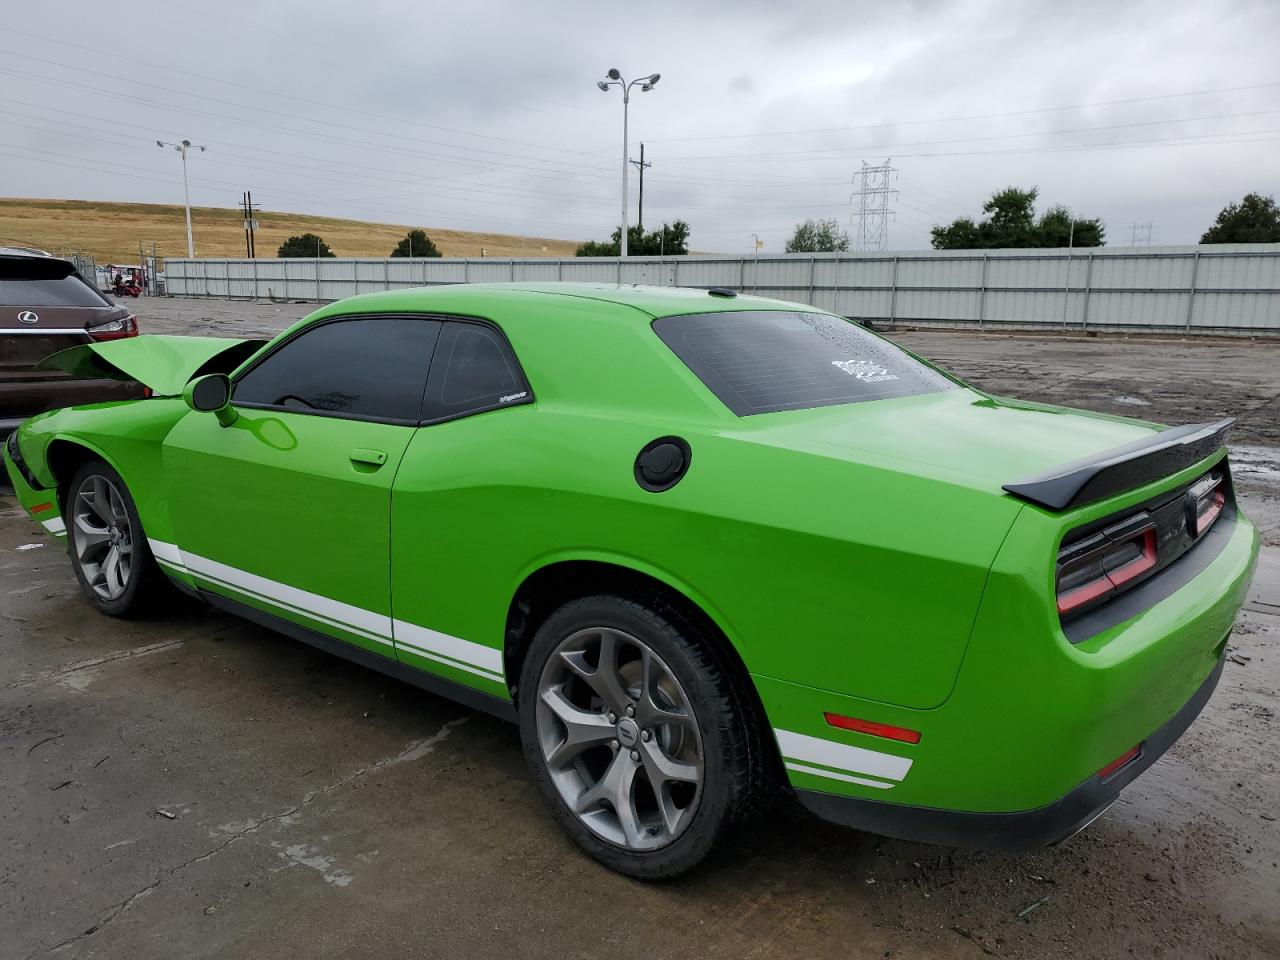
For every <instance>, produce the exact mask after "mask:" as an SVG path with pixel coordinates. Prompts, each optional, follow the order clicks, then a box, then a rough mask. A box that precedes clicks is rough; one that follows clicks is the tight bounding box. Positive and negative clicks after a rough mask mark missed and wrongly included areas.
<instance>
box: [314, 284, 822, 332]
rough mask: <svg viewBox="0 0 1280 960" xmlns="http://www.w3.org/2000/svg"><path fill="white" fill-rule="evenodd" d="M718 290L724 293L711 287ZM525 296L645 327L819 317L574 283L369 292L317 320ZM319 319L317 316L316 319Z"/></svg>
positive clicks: (703, 295) (741, 297)
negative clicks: (563, 300) (562, 301)
mask: <svg viewBox="0 0 1280 960" xmlns="http://www.w3.org/2000/svg"><path fill="white" fill-rule="evenodd" d="M711 289H712V290H716V291H720V290H722V289H723V288H719V287H713V288H711ZM529 296H551V297H572V298H575V299H584V300H595V301H599V302H601V303H608V304H613V305H616V306H619V307H625V308H631V309H629V310H621V311H618V312H619V313H621V314H630V315H632V316H634V317H635V319H637V320H639V321H642V322H645V323H647V322H648V321H649V320H652V319H653V318H655V317H667V316H674V315H678V314H689V313H712V312H724V311H733V310H739V311H741V310H791V311H794V310H802V311H805V312H819V311H817V310H816V308H814V307H808V306H804V305H802V304H796V303H787V302H785V301H782V300H772V299H769V298H767V297H757V296H750V295H745V294H734V295H732V296H730V295H726V294H724V293H719V292H717V293H712V292H710V291H709V290H708V289H706V288H701V287H659V286H646V285H643V284H625V285H618V284H613V283H573V282H545V283H535V282H519V281H517V282H514V283H466V284H462V283H456V284H443V285H440V286H435V287H415V288H412V289H407V290H392V291H386V292H380V293H367V294H362V295H360V296H358V297H351V298H348V299H346V300H342V301H338V302H337V303H334V304H330V305H329V306H328V307H326V308H324V309H323V310H322V311H321V312H320V313H321V315H332V314H334V313H342V312H346V311H349V310H350V309H351V308H352V307H353V306H356V305H358V307H359V310H360V312H365V311H374V310H441V311H445V310H450V311H452V310H460V309H465V308H466V307H468V306H471V307H472V308H473V309H480V308H482V307H484V306H485V305H486V304H487V303H492V304H494V305H495V306H496V305H498V304H504V305H508V306H510V305H511V304H512V303H513V301H516V300H520V299H524V298H526V297H529ZM317 319H319V315H317Z"/></svg>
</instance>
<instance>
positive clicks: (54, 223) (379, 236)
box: [0, 198, 576, 264]
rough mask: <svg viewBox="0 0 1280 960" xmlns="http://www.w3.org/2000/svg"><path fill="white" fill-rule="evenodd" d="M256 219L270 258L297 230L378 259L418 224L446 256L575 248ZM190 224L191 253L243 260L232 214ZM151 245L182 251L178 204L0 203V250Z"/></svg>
mask: <svg viewBox="0 0 1280 960" xmlns="http://www.w3.org/2000/svg"><path fill="white" fill-rule="evenodd" d="M258 221H259V224H260V226H259V229H258V232H257V249H258V256H260V257H274V256H275V255H276V249H277V248H278V247H279V246H280V244H281V243H283V242H284V241H285V240H286V239H287V238H288V237H291V236H293V235H295V234H299V233H317V234H319V235H320V236H321V237H322V238H324V241H325V242H326V243H327V244H329V247H330V249H332V250H333V252H334V254H336V255H337V256H339V257H385V256H387V255H388V254H389V253H391V251H392V249H394V247H395V245H396V244H397V243H398V242H399V241H400V239H401V238H402V237H403V236H404V235H405V233H406V232H407V231H408V230H409V229H410V227H411V226H422V228H423V229H424V230H426V232H427V236H429V237H431V239H432V240H433V241H434V242H435V245H436V247H437V248H439V250H440V252H441V253H442V254H444V255H445V256H446V257H478V256H480V251H481V250H482V249H483V250H484V251H485V255H486V256H490V257H521V256H527V257H543V256H572V255H573V251H574V248H575V247H576V244H575V243H574V242H573V241H570V240H549V239H545V238H541V237H515V236H510V235H507V234H500V233H468V232H466V231H462V230H440V229H435V228H433V227H430V226H426V225H418V224H409V225H396V224H390V223H365V222H363V221H360V220H339V219H336V218H334V217H312V216H307V215H305V214H300V213H276V212H273V211H270V210H263V211H261V212H260V213H259V214H258ZM191 224H192V233H193V234H194V236H195V244H196V255H197V256H206V257H242V256H244V229H243V226H242V224H243V218H242V216H241V214H240V211H239V210H237V209H230V208H220V207H192V208H191ZM152 241H155V244H156V250H157V252H158V253H159V254H160V256H161V257H165V256H169V257H179V256H184V255H185V254H186V246H187V244H186V236H185V230H184V227H183V215H182V207H181V206H177V205H172V206H170V205H165V204H156V203H106V202H98V201H95V200H29V199H23V198H0V246H2V245H6V244H8V245H12V244H14V243H20V244H25V245H28V246H35V247H40V248H42V249H44V250H48V251H50V252H55V253H56V252H64V251H70V250H82V251H84V252H86V253H89V254H92V255H93V256H94V258H95V259H96V260H97V261H98V263H100V264H103V263H133V262H135V261H136V260H137V259H138V244H139V243H140V242H141V243H143V244H145V245H146V247H147V249H148V250H149V249H150V247H151V243H152Z"/></svg>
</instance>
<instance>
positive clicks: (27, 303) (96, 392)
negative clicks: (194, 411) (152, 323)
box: [0, 247, 142, 437]
mask: <svg viewBox="0 0 1280 960" xmlns="http://www.w3.org/2000/svg"><path fill="white" fill-rule="evenodd" d="M137 335H138V319H137V317H135V316H134V315H133V314H131V313H130V312H129V311H128V310H127V309H126V308H125V307H123V306H121V305H120V304H118V303H113V302H112V301H111V300H109V299H108V298H106V297H104V296H103V295H102V294H101V293H99V292H98V291H97V289H96V288H95V287H94V286H93V285H92V284H90V283H88V282H87V281H86V280H85V279H84V278H83V277H81V276H80V274H78V273H77V272H76V268H75V266H74V265H73V264H72V263H70V262H69V261H67V260H62V259H60V258H58V257H51V256H49V255H48V254H45V253H41V252H40V251H36V250H25V249H21V248H14V247H0V437H5V436H7V435H8V434H10V433H12V432H13V431H14V430H15V429H16V428H17V426H18V424H20V423H22V421H23V420H25V419H27V418H28V417H31V416H34V415H35V414H37V413H43V412H44V411H46V410H53V409H56V408H58V407H67V406H72V405H74V404H79V403H96V402H98V401H101V400H123V399H127V398H130V397H140V396H142V387H141V386H140V385H138V384H136V383H121V382H119V381H116V380H81V379H75V378H73V377H72V376H71V375H70V374H67V373H64V372H63V371H61V370H37V369H36V364H37V363H38V362H39V361H40V360H41V359H43V358H44V357H47V356H48V355H49V354H51V353H56V352H57V351H59V350H63V349H65V348H67V347H74V346H76V345H77V344H82V343H91V342H93V341H101V340H118V339H121V338H123V337H135V336H137Z"/></svg>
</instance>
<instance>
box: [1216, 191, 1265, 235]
mask: <svg viewBox="0 0 1280 960" xmlns="http://www.w3.org/2000/svg"><path fill="white" fill-rule="evenodd" d="M1200 242H1201V243H1280V208H1278V207H1277V206H1276V198H1275V197H1264V196H1262V194H1260V193H1246V194H1245V195H1244V199H1243V200H1241V201H1240V202H1239V203H1229V204H1227V205H1226V206H1225V207H1223V208H1222V212H1221V213H1219V214H1218V219H1217V220H1215V221H1214V222H1213V226H1212V227H1210V228H1209V229H1208V230H1206V231H1205V233H1204V236H1203V237H1201V238H1200Z"/></svg>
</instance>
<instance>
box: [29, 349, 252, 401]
mask: <svg viewBox="0 0 1280 960" xmlns="http://www.w3.org/2000/svg"><path fill="white" fill-rule="evenodd" d="M266 342H267V341H265V340H236V339H231V338H228V337H175V336H161V335H157V334H147V335H144V336H140V337H130V338H129V339H126V340H109V341H106V342H104V343H84V344H80V345H79V346H75V347H70V348H69V349H66V350H60V351H59V352H57V353H54V354H51V355H49V356H47V357H45V358H44V359H43V360H41V361H40V362H39V363H38V364H36V369H37V370H63V371H65V372H67V373H69V374H71V375H72V376H73V377H82V378H89V379H108V380H136V381H137V382H138V383H141V384H142V385H143V386H145V387H149V388H150V389H151V391H152V392H153V393H155V394H157V395H159V396H175V395H177V394H179V393H181V392H182V388H183V387H185V386H186V385H187V381H189V380H190V379H191V378H192V377H196V376H201V375H204V374H207V373H230V372H231V371H232V370H234V369H235V368H236V367H238V366H239V365H240V364H241V363H243V362H244V361H245V360H247V359H248V358H249V357H250V356H252V355H253V354H254V353H256V352H257V351H258V350H259V349H260V348H261V347H262V346H263V345H264V344H265V343H266Z"/></svg>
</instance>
